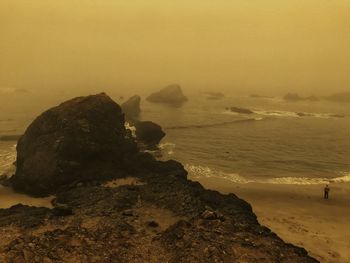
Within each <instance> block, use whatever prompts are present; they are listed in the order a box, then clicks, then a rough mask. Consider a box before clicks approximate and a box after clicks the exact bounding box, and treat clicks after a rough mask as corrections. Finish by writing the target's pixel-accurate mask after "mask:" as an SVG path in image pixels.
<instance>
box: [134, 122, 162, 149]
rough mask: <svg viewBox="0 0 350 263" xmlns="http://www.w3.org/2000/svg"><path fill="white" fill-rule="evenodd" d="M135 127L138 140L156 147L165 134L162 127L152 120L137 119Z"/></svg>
mask: <svg viewBox="0 0 350 263" xmlns="http://www.w3.org/2000/svg"><path fill="white" fill-rule="evenodd" d="M135 128H136V138H137V140H138V141H140V142H143V143H144V144H146V145H148V146H151V147H155V146H156V145H157V144H158V143H159V142H160V141H161V140H162V138H163V137H164V136H165V133H164V132H163V130H162V127H160V126H159V125H158V124H156V123H154V122H151V121H137V122H135Z"/></svg>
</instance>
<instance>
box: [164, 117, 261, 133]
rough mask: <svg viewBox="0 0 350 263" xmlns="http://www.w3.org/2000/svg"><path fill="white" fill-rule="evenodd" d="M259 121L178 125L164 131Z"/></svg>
mask: <svg viewBox="0 0 350 263" xmlns="http://www.w3.org/2000/svg"><path fill="white" fill-rule="evenodd" d="M261 120H263V118H249V119H243V120H234V121H225V122H218V123H208V124H190V125H179V126H167V127H165V128H164V129H167V130H180V129H195V128H210V127H218V126H225V125H231V124H239V123H247V122H254V121H261Z"/></svg>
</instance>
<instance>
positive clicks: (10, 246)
mask: <svg viewBox="0 0 350 263" xmlns="http://www.w3.org/2000/svg"><path fill="white" fill-rule="evenodd" d="M54 205H55V206H56V207H57V208H56V209H53V210H51V209H48V208H35V207H26V206H21V205H18V206H15V207H12V208H10V209H2V210H0V227H1V230H0V231H1V237H2V238H1V240H0V262H291V263H292V262H293V263H295V262H317V261H316V260H314V259H312V258H310V257H309V256H308V255H307V252H306V251H305V250H304V249H302V248H298V247H295V246H293V245H291V244H286V243H284V242H283V241H282V240H281V239H280V238H278V237H277V236H276V235H275V234H274V233H272V232H271V231H270V230H269V229H267V228H266V227H263V226H261V225H259V224H258V222H257V220H256V217H255V215H254V214H253V213H252V211H251V207H250V205H249V204H248V203H246V202H245V201H243V200H241V199H239V198H237V197H236V196H235V195H233V194H230V195H222V194H220V193H218V192H216V191H209V190H205V189H203V187H202V186H201V185H200V184H198V183H194V182H191V181H187V180H186V179H184V178H181V177H178V176H175V175H172V174H171V173H169V174H151V173H146V174H140V175H139V176H138V177H133V178H126V179H117V180H115V181H112V182H110V183H107V184H102V185H81V184H79V186H77V187H74V188H72V189H70V190H67V191H65V192H61V193H59V194H58V195H57V198H56V199H55V200H54ZM70 212H72V214H70Z"/></svg>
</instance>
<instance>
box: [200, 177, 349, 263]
mask: <svg viewBox="0 0 350 263" xmlns="http://www.w3.org/2000/svg"><path fill="white" fill-rule="evenodd" d="M199 181H200V182H201V183H202V184H203V185H204V186H205V187H206V188H210V189H215V190H218V191H220V192H223V193H229V192H233V193H235V194H236V195H237V196H239V197H241V198H243V199H244V200H246V201H248V202H249V203H250V204H251V205H252V207H253V210H254V212H255V213H256V215H257V216H258V220H259V222H260V223H261V224H263V225H265V226H267V227H269V228H270V229H271V230H272V231H274V232H275V233H277V234H278V235H279V236H280V237H281V238H282V239H283V240H284V241H286V242H289V243H293V244H295V245H298V246H302V247H304V248H305V249H306V250H307V251H308V252H309V254H310V255H311V256H313V257H315V258H317V259H318V260H319V261H320V262H322V263H323V262H325V263H348V262H350V184H349V183H334V184H331V185H330V187H331V192H330V199H329V200H324V199H323V187H324V186H323V185H277V184H259V183H248V184H237V183H231V182H228V181H227V180H220V179H217V178H203V179H200V180H199Z"/></svg>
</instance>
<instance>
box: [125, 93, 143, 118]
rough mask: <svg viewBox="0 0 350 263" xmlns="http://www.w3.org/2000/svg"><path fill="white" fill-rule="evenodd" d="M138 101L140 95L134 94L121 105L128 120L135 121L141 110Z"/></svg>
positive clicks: (139, 101)
mask: <svg viewBox="0 0 350 263" xmlns="http://www.w3.org/2000/svg"><path fill="white" fill-rule="evenodd" d="M140 103H141V97H140V96H138V95H135V96H132V97H131V98H130V99H128V100H127V101H126V102H124V103H123V104H122V105H121V107H122V110H123V112H124V113H125V118H126V119H127V120H128V121H135V120H137V119H138V117H139V116H140V112H141V108H140Z"/></svg>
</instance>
